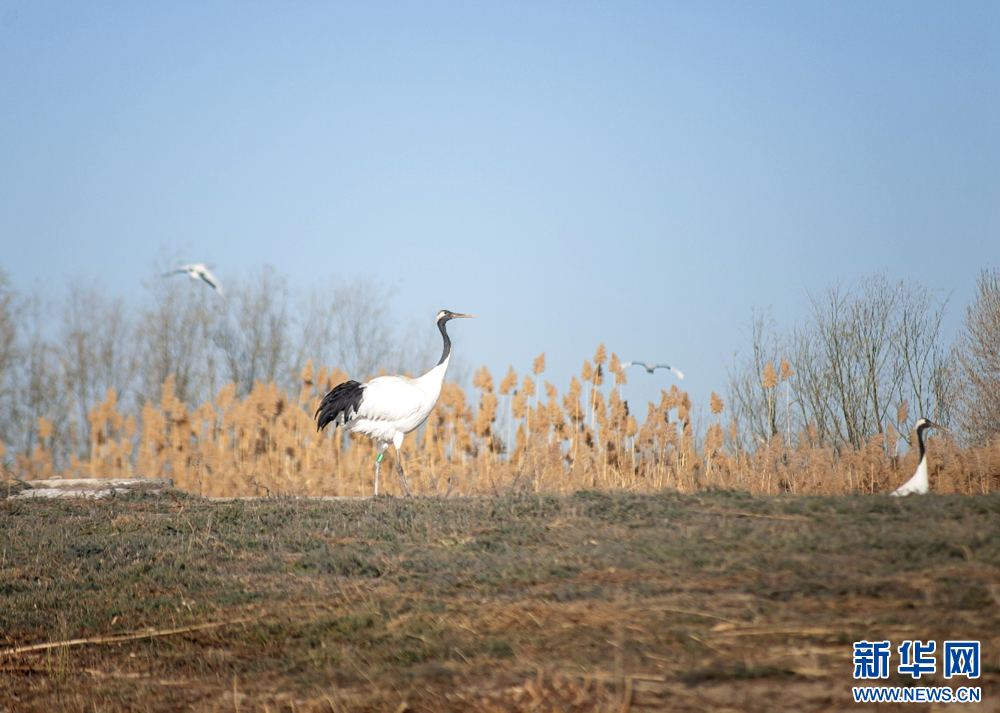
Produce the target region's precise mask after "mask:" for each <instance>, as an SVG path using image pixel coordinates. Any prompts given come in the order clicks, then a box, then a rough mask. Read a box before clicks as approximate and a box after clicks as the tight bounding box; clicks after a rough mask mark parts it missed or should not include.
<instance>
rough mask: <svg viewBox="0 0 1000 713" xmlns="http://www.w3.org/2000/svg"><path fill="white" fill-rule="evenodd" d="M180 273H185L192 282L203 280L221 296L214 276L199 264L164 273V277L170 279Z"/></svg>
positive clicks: (220, 288) (219, 287) (220, 289)
mask: <svg viewBox="0 0 1000 713" xmlns="http://www.w3.org/2000/svg"><path fill="white" fill-rule="evenodd" d="M182 272H186V273H187V274H189V275H190V276H191V279H192V280H204V281H205V282H206V283H208V286H209V287H211V288H212V289H213V290H215V291H216V292H218V293H219V294H220V295H221V294H222V287H221V286H220V285H219V281H218V280H217V279H215V275H213V274H212V271H211V270H209V269H208V268H207V267H205V266H204V265H202V264H201V263H200V262H199V263H196V264H194V265H183V266H181V267H178V268H177V269H176V270H171V271H170V272H165V273H164V274H163V276H164V277H170V276H172V275H179V274H181V273H182Z"/></svg>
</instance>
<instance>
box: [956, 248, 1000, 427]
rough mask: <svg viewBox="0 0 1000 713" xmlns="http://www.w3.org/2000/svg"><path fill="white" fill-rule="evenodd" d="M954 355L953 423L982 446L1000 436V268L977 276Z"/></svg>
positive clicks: (988, 270)
mask: <svg viewBox="0 0 1000 713" xmlns="http://www.w3.org/2000/svg"><path fill="white" fill-rule="evenodd" d="M953 355H954V362H955V380H954V385H953V393H954V394H955V402H956V403H955V415H956V420H957V422H958V425H959V427H960V429H961V431H962V434H963V436H964V437H965V439H966V440H967V441H969V442H970V443H974V444H985V443H987V442H989V441H990V440H992V439H994V438H996V437H997V435H998V434H1000V268H993V269H985V270H983V271H982V272H981V273H980V275H979V280H978V283H977V290H976V297H975V300H974V301H973V303H972V304H971V305H969V306H968V308H967V309H966V313H965V323H964V325H963V328H962V331H961V332H960V333H959V335H958V339H957V340H956V343H955V348H954V352H953Z"/></svg>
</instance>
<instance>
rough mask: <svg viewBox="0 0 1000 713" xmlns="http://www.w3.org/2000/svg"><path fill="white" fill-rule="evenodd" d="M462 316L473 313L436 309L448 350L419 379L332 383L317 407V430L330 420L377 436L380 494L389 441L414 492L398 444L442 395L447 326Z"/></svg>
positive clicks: (398, 469)
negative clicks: (383, 465)
mask: <svg viewBox="0 0 1000 713" xmlns="http://www.w3.org/2000/svg"><path fill="white" fill-rule="evenodd" d="M459 318H469V319H471V318H472V315H471V314H458V313H456V312H450V311H449V310H446V309H443V310H441V311H440V312H438V314H437V318H436V319H435V322H436V324H437V328H438V329H439V330H440V331H441V337H442V338H443V339H444V351H443V352H442V353H441V361H439V362H438V363H437V366H435V367H434V368H433V369H431V370H430V371H428V372H427V373H426V374H424V375H423V376H421V377H420V378H419V379H411V378H410V377H408V376H377V377H375V378H374V379H372V380H371V381H368V382H367V383H364V384H361V383H358V382H357V381H345V382H344V383H343V384H338V385H337V386H335V387H333V390H332V391H330V393H328V394H327V395H326V396H324V397H323V401H322V402H321V403H320V405H319V408H318V409H316V430H318V431H322V430H323V429H324V428H325V427H326V425H327V424H328V423H335V424H340V425H342V426H343V427H344V428H346V429H347V430H349V431H351V432H352V433H362V434H364V435H366V436H368V437H369V438H373V439H375V442H376V443H377V444H378V456H377V457H376V458H375V495H378V471H379V468H380V467H381V465H382V457H383V456H384V455H385V451H386V449H387V448H388V447H389V444H390V443H391V444H393V445H394V446H396V473H397V474H398V475H399V479H400V480H401V481H402V483H403V489H404V490H405V491H406V494H407V495H409V494H410V486H409V485H407V483H406V476H405V475H403V463H402V454H401V453H400V450H399V449H400V447H401V446H402V445H403V437H404V436H405V435H406V434H407V433H409V432H410V431H413V430H416V428H417V427H418V426H419V425H420V424H421V423H423V422H424V421H425V420H426V419H427V416H429V415H430V412H431V410H433V408H434V405H435V404H436V403H437V400H438V397H439V396H440V395H441V386H442V385H443V384H444V374H445V372H446V371H447V370H448V362H449V361H451V339H450V338H449V337H448V330H447V329H446V328H445V325H446V324H447V323H448V322H449V321H450V320H452V319H459Z"/></svg>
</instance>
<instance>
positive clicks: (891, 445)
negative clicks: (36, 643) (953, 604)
mask: <svg viewBox="0 0 1000 713" xmlns="http://www.w3.org/2000/svg"><path fill="white" fill-rule="evenodd" d="M605 365H606V367H607V368H606V370H605ZM544 370H545V355H544V354H541V355H540V356H539V357H538V358H537V359H535V360H534V363H533V365H532V369H531V374H530V375H529V374H526V375H524V377H523V378H520V377H519V376H518V374H517V373H516V372H515V370H514V368H513V366H511V367H510V368H509V369H508V372H507V374H506V376H505V377H504V378H503V379H502V380H501V382H500V383H499V386H498V387H497V388H496V390H494V379H493V376H492V374H490V372H489V370H488V369H487V368H486V367H485V366H484V367H481V368H480V369H478V370H477V371H476V372H475V376H474V378H473V387H474V388H475V389H476V391H477V392H478V395H477V397H476V398H475V399H474V400H473V401H472V402H471V403H472V404H473V405H470V401H469V399H468V397H467V395H466V394H465V392H464V391H463V390H462V389H461V388H460V387H459V386H458V385H457V384H455V383H446V384H445V386H444V388H443V390H442V393H441V398H440V401H439V402H438V405H437V407H436V408H435V409H434V411H433V412H432V413H431V415H430V417H429V418H428V420H427V422H426V424H425V425H424V426H423V427H422V428H421V429H420V430H419V431H418V432H417V433H416V434H414V435H409V436H407V438H406V440H405V441H404V445H403V455H404V458H405V464H406V468H407V472H408V478H409V480H410V485H411V488H412V489H413V490H414V492H415V493H419V494H423V495H434V494H436V495H449V494H463V495H473V494H496V493H499V492H505V491H509V490H531V491H535V492H543V491H544V492H557V493H565V492H572V491H576V490H580V489H602V490H610V489H622V490H630V491H655V490H660V489H662V488H673V489H676V490H679V491H684V492H690V491H695V490H700V489H707V488H724V489H737V490H745V491H749V492H753V493H778V492H790V493H800V494H842V493H851V492H858V493H884V492H888V491H891V490H892V489H893V488H895V487H896V486H898V485H899V484H900V483H902V482H903V481H905V480H906V478H908V477H909V475H910V474H911V473H912V472H913V470H914V469H915V467H916V453H915V452H914V450H913V449H911V450H909V451H908V452H907V453H906V455H904V456H902V457H899V456H898V455H897V453H898V450H897V447H898V441H899V440H900V434H899V432H898V431H897V430H896V429H895V428H893V427H892V425H891V424H889V425H888V428H887V429H886V433H884V434H880V435H878V436H876V437H875V438H873V439H871V440H870V441H869V442H868V443H867V444H865V446H864V447H863V448H859V449H853V450H843V451H840V452H835V451H834V450H833V449H831V448H829V447H825V446H822V445H819V444H818V443H817V438H816V434H815V431H814V429H813V428H812V427H810V428H808V429H807V430H806V431H805V432H803V433H800V434H796V436H797V437H796V438H792V434H791V433H788V434H782V436H784V437H776V438H771V439H769V440H767V441H765V442H760V441H759V439H758V442H757V443H756V448H755V449H753V450H743V449H740V448H739V447H738V446H737V445H736V444H738V443H741V442H743V440H742V439H740V438H738V436H739V435H740V434H739V433H738V431H737V429H736V424H735V422H730V424H729V426H728V429H724V428H723V425H722V420H721V419H722V417H723V412H724V410H725V405H724V403H723V400H722V398H721V397H719V396H718V395H717V394H715V393H712V395H711V398H710V411H711V414H712V415H713V416H714V417H715V422H713V423H709V424H708V425H707V427H706V428H705V429H704V431H703V434H704V435H703V436H702V437H701V443H700V444H699V443H698V439H697V438H696V437H695V429H694V425H693V424H692V416H691V410H692V404H691V400H690V398H689V396H688V394H687V393H686V392H683V391H680V390H679V389H678V388H677V387H676V386H672V387H671V388H670V390H669V391H662V392H661V395H660V402H659V403H658V404H652V403H650V404H648V405H647V413H646V419H645V421H644V422H643V423H642V425H641V426H640V425H639V424H638V423H637V421H636V419H635V417H634V416H633V415H632V413H631V412H630V409H629V406H628V404H626V403H625V402H624V401H623V400H622V398H621V394H620V389H619V387H620V386H621V385H623V384H624V383H625V373H624V370H623V369H622V368H621V362H620V361H619V359H618V356H617V355H616V354H614V353H612V354H611V355H610V358H609V356H608V354H607V351H606V350H605V348H604V345H601V346H600V347H599V348H598V350H597V353H596V354H595V355H594V358H593V360H592V361H590V360H587V361H584V364H583V369H582V372H581V374H580V377H579V378H577V377H576V376H574V377H572V379H571V380H570V384H569V387H568V389H567V391H566V392H564V393H560V392H559V390H558V389H557V388H556V387H555V386H554V385H552V384H551V383H549V382H547V381H546V382H544V387H543V386H542V383H541V377H540V375H541V374H542V373H543V372H544ZM606 373H610V374H611V375H613V376H614V383H613V384H611V385H610V388H609V387H607V386H604V377H605V374H606ZM790 376H792V370H791V367H790V366H789V365H788V363H787V362H785V361H784V360H782V363H781V365H780V377H779V374H778V370H776V369H775V368H774V366H773V365H772V364H770V363H768V364H767V366H766V367H765V369H764V373H763V375H762V382H761V383H762V385H763V386H764V387H765V388H767V389H769V390H770V389H776V387H777V385H778V383H779V378H780V381H784V382H787V380H788V379H789V377H790ZM346 379H347V375H346V374H345V373H344V372H342V371H339V370H337V369H333V368H328V367H322V368H320V369H319V370H318V371H317V370H316V369H315V368H314V367H313V365H312V363H308V364H306V366H305V367H304V368H303V370H302V373H301V383H302V386H301V389H300V391H299V393H298V394H297V395H296V396H290V395H289V394H286V393H283V392H279V390H278V388H277V387H276V386H275V385H274V384H263V383H257V384H256V386H255V387H254V388H253V390H252V391H251V392H250V393H249V394H248V395H247V396H246V397H245V398H242V399H240V398H237V397H236V390H235V386H234V385H233V384H229V385H227V386H224V387H223V388H222V389H221V390H220V391H219V393H218V394H217V395H216V396H215V398H214V399H213V400H212V401H206V402H205V403H203V404H202V405H201V406H199V407H198V408H196V409H193V410H191V409H189V408H188V406H186V405H185V404H184V403H183V402H182V401H180V400H179V399H178V398H177V395H176V393H175V388H174V379H173V377H169V378H168V379H167V380H166V382H164V384H163V387H162V395H161V399H160V402H159V403H158V404H154V403H152V402H147V403H146V405H145V407H144V408H143V410H142V416H141V426H140V425H139V424H137V423H136V422H135V420H134V419H132V418H131V417H129V418H126V417H124V416H122V414H120V413H119V412H118V411H117V408H116V395H115V392H114V390H113V389H110V390H109V391H108V393H107V397H106V398H105V400H104V402H102V403H100V404H98V405H97V406H95V407H94V408H93V409H92V410H91V412H90V424H91V433H92V437H91V443H90V457H89V459H87V460H77V459H73V460H72V461H71V463H70V465H69V468H68V469H67V470H66V471H65V472H64V473H62V475H64V476H65V477H82V476H86V477H94V478H122V477H124V478H128V477H137V476H138V477H150V478H152V477H170V478H173V480H174V484H175V485H176V486H177V487H179V488H181V489H183V490H186V491H189V492H192V493H196V494H198V495H203V496H248V495H278V494H290V495H312V496H321V495H338V496H351V495H367V494H369V493H371V491H372V487H373V483H372V478H373V472H374V459H375V456H376V452H375V448H374V445H373V444H372V442H371V441H369V440H368V439H367V438H365V437H362V436H355V435H353V434H344V433H343V432H342V431H341V430H340V429H327V431H326V432H324V433H317V432H316V426H315V422H314V420H313V414H314V412H315V410H316V407H317V405H318V403H319V401H320V399H321V398H322V396H323V395H324V394H325V393H326V392H327V391H328V390H329V389H331V388H333V386H335V385H336V384H338V383H341V382H343V381H345V380H346ZM602 387H603V388H602ZM786 388H787V387H786ZM543 396H544V399H543ZM772 403H773V402H772ZM907 411H908V406H907V404H906V403H905V402H903V403H902V404H900V405H899V407H898V409H897V423H901V422H903V421H905V420H906V417H907ZM51 431H52V428H51V425H50V424H48V423H47V422H46V421H45V420H44V419H39V438H38V443H37V445H36V447H35V448H34V450H33V451H32V452H31V454H30V455H23V454H18V455H15V456H14V461H13V464H12V466H10V469H11V470H13V472H14V474H15V475H17V476H18V477H20V478H23V479H37V478H46V477H52V476H53V475H56V473H55V468H54V466H53V456H52V449H51ZM775 435H776V434H775ZM928 447H929V451H930V454H931V466H930V478H931V488H932V489H933V490H934V491H936V492H941V493H964V494H970V495H973V494H979V493H987V492H990V491H993V490H996V489H998V487H1000V443H996V442H994V443H993V444H991V445H988V446H983V447H975V448H966V449H962V448H959V447H958V446H957V445H956V444H955V442H954V441H952V440H950V439H949V438H947V437H943V436H939V435H938V436H934V437H932V438H931V439H930V441H929V446H928ZM0 448H2V444H0ZM386 482H387V490H388V491H389V492H393V493H396V488H397V487H398V486H397V484H396V483H395V482H394V480H393V479H386ZM396 494H399V493H396Z"/></svg>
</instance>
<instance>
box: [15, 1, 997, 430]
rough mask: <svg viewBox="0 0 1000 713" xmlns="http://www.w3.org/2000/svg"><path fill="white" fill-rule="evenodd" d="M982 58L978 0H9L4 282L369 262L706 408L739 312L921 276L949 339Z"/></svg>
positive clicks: (522, 360) (360, 271) (979, 123)
mask: <svg viewBox="0 0 1000 713" xmlns="http://www.w3.org/2000/svg"><path fill="white" fill-rule="evenodd" d="M998 48H1000V5H998V4H997V3H995V2H957V3H956V2H938V3H923V2H910V1H907V2H879V3H871V2H847V1H839V0H838V1H837V2H767V3H742V2H741V3H736V2H733V3H729V2H687V3H670V2H655V3H654V2H650V3H638V2H631V3H625V2H614V3H610V2H609V3H514V2H504V3H492V4H490V3H468V2H463V3H454V4H448V3H425V4H417V3H398V4H394V3H375V2H370V3H367V2H366V3H320V2H283V3H268V4H263V3H256V4H255V3H242V2H241V3H235V2H234V3H215V2H197V3H194V2H191V3H188V2H170V3H160V4H152V3H69V2H66V3H52V2H44V1H41V2H34V1H33V2H21V1H14V2H10V1H6V2H3V1H0V246H2V253H0V267H2V268H3V269H4V270H6V271H7V272H8V273H10V274H11V276H12V277H13V279H14V282H15V285H16V286H17V287H19V288H21V289H24V290H31V289H34V287H35V286H36V285H42V289H44V290H46V291H49V292H50V293H51V294H52V295H53V296H58V295H59V294H61V292H60V290H61V289H62V284H63V283H65V282H67V281H69V280H73V279H78V278H84V279H87V280H91V279H97V280H99V281H100V282H102V283H104V284H105V285H107V287H108V289H109V291H110V292H112V293H113V294H120V295H123V296H126V297H129V298H132V297H138V296H140V295H141V294H142V291H143V288H142V280H144V279H147V278H148V277H149V275H150V274H151V263H152V261H153V260H154V259H155V258H156V257H157V256H158V255H160V254H162V252H163V249H164V248H165V247H166V248H167V249H169V250H170V251H171V252H175V253H178V254H183V255H184V256H185V259H187V260H190V261H192V262H207V263H209V264H211V265H213V266H214V267H215V272H216V274H217V275H218V276H219V278H220V280H221V281H222V282H223V284H225V280H226V278H227V276H243V275H246V274H247V273H250V272H252V271H253V270H255V269H257V268H258V267H259V266H260V265H261V264H263V263H270V264H272V265H274V266H275V267H276V268H277V270H278V271H279V272H280V273H282V274H285V275H288V276H289V277H290V279H291V280H292V282H293V283H296V284H303V285H309V284H314V283H318V282H320V281H322V280H325V279H328V278H329V276H330V275H331V274H337V275H341V276H343V277H346V278H349V279H350V278H353V277H354V276H356V275H364V276H368V277H372V278H376V279H379V280H381V281H383V282H384V283H385V284H386V285H388V286H390V287H391V288H392V289H393V290H394V300H393V309H394V311H395V313H396V314H397V315H398V316H399V317H400V319H401V320H410V319H414V318H419V317H422V316H426V319H427V320H428V325H429V328H431V327H430V324H431V323H430V320H431V319H432V317H433V315H434V313H436V311H437V310H438V309H440V308H448V309H452V310H456V311H466V312H472V313H475V314H476V315H477V316H478V317H479V319H477V320H476V321H475V322H467V323H466V322H463V323H459V324H456V325H455V329H453V330H452V331H453V332H454V333H455V335H456V345H457V347H456V348H457V349H458V350H459V354H460V355H461V356H462V357H463V359H464V361H465V362H466V363H467V364H469V365H470V366H476V365H479V364H483V363H485V364H487V365H489V367H490V368H491V370H492V371H493V372H494V375H495V376H498V377H499V376H500V375H502V373H503V371H505V370H506V367H507V365H508V364H511V363H512V364H514V366H515V368H517V369H518V370H519V371H520V372H522V373H523V372H524V371H526V370H527V369H529V368H530V365H531V360H532V359H533V358H534V357H535V356H536V355H537V354H538V353H539V352H542V351H545V352H546V353H547V355H548V365H549V369H548V372H547V376H548V378H550V379H551V380H553V381H554V382H555V383H556V384H557V385H558V386H559V387H560V389H562V388H564V387H565V386H566V384H567V383H568V380H569V375H570V374H571V373H575V372H578V370H579V367H580V366H581V364H582V362H583V360H584V358H589V357H591V356H592V355H593V352H594V350H595V348H596V346H597V345H598V343H600V342H605V343H606V344H607V346H608V348H609V349H610V350H614V351H616V352H617V353H618V354H619V355H620V356H621V357H622V359H644V360H656V361H665V362H667V363H671V364H674V365H675V366H678V367H680V368H681V369H682V370H683V371H685V373H686V374H687V376H688V378H687V379H685V380H684V382H682V383H681V386H685V387H687V388H688V389H689V390H690V391H691V394H692V397H693V399H694V400H695V401H696V402H699V403H703V402H707V398H708V393H709V391H710V390H715V391H719V392H722V391H723V389H724V388H725V383H726V367H727V366H729V365H730V364H731V363H732V358H733V352H734V350H736V349H738V348H739V347H740V346H742V344H743V335H742V332H741V330H742V328H743V327H744V326H745V324H746V323H747V321H748V319H749V318H750V313H751V308H753V307H756V308H768V307H771V309H772V312H773V314H774V316H775V318H776V319H777V321H778V324H779V325H780V326H784V325H789V324H791V323H792V322H793V321H795V320H796V319H800V318H801V317H802V315H803V314H804V313H805V310H806V305H807V298H806V293H807V291H808V290H810V289H818V288H821V287H823V286H824V285H825V284H828V283H831V282H835V281H838V280H839V281H841V282H843V283H845V284H849V283H851V282H852V281H854V280H856V279H857V278H859V277H861V276H863V275H869V274H871V273H873V272H876V271H881V270H888V272H889V274H890V276H892V277H896V278H913V279H916V280H918V281H920V282H922V283H923V284H926V285H928V286H930V287H932V288H934V289H936V290H940V291H941V294H942V295H951V308H950V318H949V320H948V322H947V328H948V329H949V330H954V328H955V327H956V326H957V324H958V322H959V320H960V318H961V313H962V311H963V310H964V305H965V304H966V303H967V301H968V300H969V298H970V297H971V295H972V291H973V287H974V283H975V278H976V275H977V274H978V272H979V270H980V269H981V268H983V267H987V266H993V265H997V264H998V263H1000V233H998V228H1000V148H998V144H1000V111H998V104H1000V96H998V95H1000V49H998ZM671 379H672V378H671V377H669V376H667V375H665V374H664V373H663V372H658V373H657V375H656V376H655V377H647V376H646V375H645V374H644V373H643V372H641V371H638V372H635V373H633V374H631V375H630V384H629V387H628V392H627V395H628V397H629V399H630V400H632V401H633V403H634V401H636V400H641V399H645V398H648V399H655V398H657V394H658V388H660V387H669V385H670V384H671V383H673V382H672V380H671ZM636 410H638V411H640V412H644V411H645V408H643V407H640V408H638V409H636Z"/></svg>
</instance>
